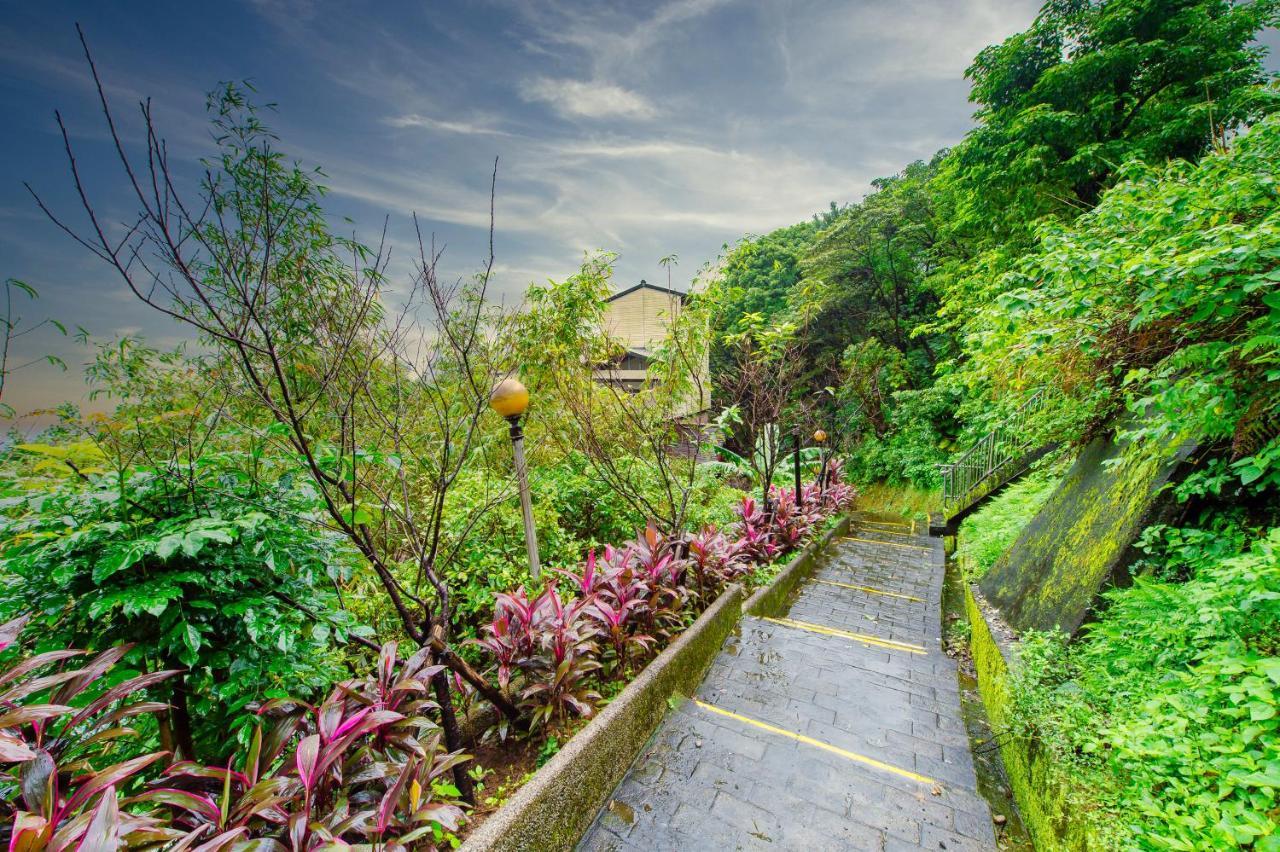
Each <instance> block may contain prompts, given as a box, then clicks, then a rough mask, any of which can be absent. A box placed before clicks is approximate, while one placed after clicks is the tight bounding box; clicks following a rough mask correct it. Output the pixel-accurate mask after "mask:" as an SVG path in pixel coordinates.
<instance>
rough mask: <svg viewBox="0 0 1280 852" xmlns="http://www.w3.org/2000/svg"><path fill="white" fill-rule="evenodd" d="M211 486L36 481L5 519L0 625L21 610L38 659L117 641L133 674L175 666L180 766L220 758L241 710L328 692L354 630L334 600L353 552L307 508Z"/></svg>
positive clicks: (284, 497) (287, 491) (284, 494)
mask: <svg viewBox="0 0 1280 852" xmlns="http://www.w3.org/2000/svg"><path fill="white" fill-rule="evenodd" d="M27 449H28V450H29V451H31V452H33V453H36V454H39V455H41V456H45V457H49V456H50V455H52V457H53V458H57V457H58V455H59V454H58V452H57V449H58V448H46V447H44V446H29V447H28V448H27ZM86 480H87V481H86ZM222 482H223V483H224V484H223V485H222V486H221V487H209V486H201V487H200V488H199V489H198V490H197V491H196V492H195V493H194V494H190V493H188V494H183V495H181V496H180V497H178V498H175V496H174V494H173V492H172V490H171V487H170V483H168V482H167V481H166V480H164V479H163V478H162V477H159V476H157V475H155V474H153V473H148V472H137V473H133V474H130V475H128V476H125V477H123V478H120V477H117V476H116V475H115V474H111V473H105V472H104V473H101V474H92V475H87V476H86V477H85V479H80V478H71V477H68V478H63V479H61V480H56V481H50V480H47V479H46V480H44V481H43V482H42V484H41V488H40V490H33V491H31V492H28V493H25V494H23V495H20V496H18V497H14V498H11V499H9V500H8V501H6V505H5V507H4V511H5V516H4V517H3V518H0V581H2V582H3V585H0V615H3V616H8V617H12V616H15V615H18V614H21V613H31V614H32V615H31V618H32V626H38V627H39V629H40V631H41V634H40V635H41V637H42V643H44V644H45V646H46V647H52V648H60V647H75V646H81V647H101V646H102V643H103V640H104V637H105V638H108V639H110V638H114V637H126V638H128V639H129V640H130V641H131V643H132V644H131V645H130V650H129V653H128V656H127V662H128V663H129V664H130V665H133V666H135V667H136V668H138V669H140V670H142V671H157V670H162V669H183V670H184V671H183V673H182V674H180V675H179V676H177V677H176V678H174V679H173V680H171V681H170V682H169V684H168V686H169V687H170V689H169V695H168V700H169V701H170V702H171V703H173V704H174V705H175V710H174V713H173V714H172V717H171V720H170V722H169V723H166V724H167V725H168V726H169V727H171V728H172V734H173V735H174V736H175V738H176V740H175V746H176V747H177V748H180V749H181V750H182V751H183V753H184V756H185V757H188V758H195V757H197V755H198V754H208V753H210V752H211V751H212V750H216V749H217V748H220V747H221V745H222V743H224V741H225V738H226V736H227V733H228V731H229V730H235V728H236V727H237V721H236V720H237V719H238V718H240V717H239V716H238V713H239V711H240V710H241V709H243V708H244V707H245V706H246V705H247V704H248V703H249V702H251V701H254V700H259V701H261V700H266V699H269V698H271V697H278V696H284V695H290V694H294V695H299V694H301V695H306V694H310V693H313V692H316V691H319V690H323V689H325V688H327V687H328V685H329V684H331V683H332V682H333V681H334V680H335V679H336V678H337V677H339V676H340V675H341V669H340V668H339V666H340V663H341V654H340V653H337V652H336V649H337V648H338V647H340V646H341V645H342V644H343V643H344V642H345V639H346V636H347V633H348V632H349V631H350V630H351V629H353V627H354V624H353V621H352V619H351V617H350V615H349V614H348V613H346V612H345V611H344V610H343V609H342V608H341V607H340V606H339V603H338V598H337V594H336V592H335V586H336V584H338V583H340V582H342V581H343V580H344V579H345V578H346V577H347V576H348V572H349V571H350V567H351V565H352V564H353V560H352V557H351V554H350V551H349V548H347V547H346V546H345V545H344V544H343V543H342V542H341V541H340V540H338V539H337V538H335V537H334V536H332V535H330V534H328V533H326V532H324V531H322V530H320V529H318V528H316V527H312V526H309V525H308V524H307V523H306V521H305V519H306V518H307V517H308V516H309V515H310V513H311V506H310V505H309V504H310V500H309V499H308V498H307V496H306V495H305V494H304V493H302V492H300V491H298V490H295V489H293V488H290V487H288V484H287V480H283V481H281V482H279V483H277V484H276V485H275V486H274V487H270V486H266V485H265V484H262V485H255V486H253V490H254V491H256V492H257V493H256V494H252V495H251V494H250V488H249V486H246V485H243V484H241V483H239V482H237V481H235V480H234V479H231V478H229V477H224V478H223V479H222ZM251 499H252V502H251V503H250V500H251ZM246 503H250V505H261V506H265V507H268V508H272V509H274V512H273V513H271V514H268V513H267V512H263V511H255V510H250V509H246V508H245V504H246ZM188 720H190V721H189V722H188Z"/></svg>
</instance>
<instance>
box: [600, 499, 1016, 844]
mask: <svg viewBox="0 0 1280 852" xmlns="http://www.w3.org/2000/svg"><path fill="white" fill-rule="evenodd" d="M926 532H927V531H926V530H925V529H923V528H921V527H920V526H917V527H915V528H912V527H909V526H907V525H905V524H902V523H901V520H900V519H897V518H884V517H883V516H877V517H876V519H873V518H872V517H871V516H866V517H860V518H859V520H858V521H857V522H855V524H854V525H853V527H852V529H851V531H850V532H849V533H848V536H847V537H846V538H845V539H843V540H841V541H840V542H838V543H837V546H836V547H834V548H832V549H830V550H829V551H828V554H827V555H826V556H825V557H824V559H823V560H822V562H821V563H820V566H819V569H818V570H817V571H816V572H815V573H814V575H813V577H812V578H811V579H810V580H809V581H808V582H807V583H806V584H805V585H804V586H803V587H802V588H801V590H800V591H799V593H798V595H797V596H796V599H795V601H794V603H793V604H792V606H791V607H790V610H789V612H787V614H786V615H785V617H780V620H772V619H762V618H750V617H748V618H744V619H743V622H742V626H741V630H740V633H739V635H737V636H735V637H732V638H730V639H729V641H728V642H727V643H726V644H725V647H724V649H723V650H722V651H721V653H720V655H719V657H717V659H716V661H715V663H714V664H713V665H712V668H711V670H710V672H709V673H708V674H707V677H706V679H705V680H704V681H703V683H702V685H701V686H700V687H699V689H698V693H697V695H696V696H695V697H694V700H690V701H686V702H684V703H683V704H682V706H680V707H678V708H676V709H674V710H672V711H670V712H668V713H667V716H666V718H665V719H664V720H663V722H662V724H661V725H660V726H659V728H658V730H657V732H656V733H655V735H654V737H653V739H652V740H651V741H650V742H649V744H648V745H647V746H646V748H645V751H644V752H643V753H642V754H641V756H640V758H639V759H638V760H637V761H636V764H635V765H634V766H633V767H632V768H631V770H630V772H629V773H628V774H627V776H626V778H625V779H623V781H622V783H621V784H620V785H619V786H618V788H617V790H615V791H614V795H613V798H612V799H611V801H610V803H609V804H608V805H607V806H606V807H605V809H603V810H602V811H601V813H600V814H599V815H598V816H597V818H596V821H595V822H594V824H593V825H592V827H591V829H590V830H589V831H588V832H587V834H586V836H585V837H584V838H583V840H582V842H581V844H580V845H579V847H578V848H579V849H580V850H699V849H709V850H737V849H752V850H755V849H772V850H778V849H802V850H844V849H850V850H883V852H893V850H906V849H929V850H955V852H966V851H967V850H988V849H995V848H996V846H995V837H994V834H993V832H992V827H991V812H990V810H989V809H988V807H987V803H986V801H985V800H983V799H982V797H981V796H979V795H978V793H977V792H976V780H975V778H974V771H973V763H972V761H971V759H970V755H969V743H968V738H967V736H966V734H965V728H964V723H963V722H962V720H961V716H960V698H959V693H958V689H957V684H956V671H955V663H954V662H953V661H952V660H951V659H950V658H948V657H947V656H946V655H945V654H944V653H943V652H942V650H941V597H942V574H943V554H942V544H941V542H940V541H938V540H934V539H930V538H928V537H927V534H926ZM858 539H862V540H861V541H859V540H858ZM881 592H890V593H891V594H882V593H881Z"/></svg>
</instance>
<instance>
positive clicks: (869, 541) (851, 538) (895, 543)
mask: <svg viewBox="0 0 1280 852" xmlns="http://www.w3.org/2000/svg"><path fill="white" fill-rule="evenodd" d="M844 540H845V541H860V542H862V543H863V544H883V545H887V546H889V547H906V548H909V549H911V550H926V551H927V550H933V548H932V547H921V546H920V545H918V544H903V543H902V542H900V541H877V540H876V539H874V538H857V537H856V536H851V535H847V536H845V537H844Z"/></svg>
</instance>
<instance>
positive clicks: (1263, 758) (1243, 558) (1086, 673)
mask: <svg viewBox="0 0 1280 852" xmlns="http://www.w3.org/2000/svg"><path fill="white" fill-rule="evenodd" d="M1159 537H1160V538H1163V539H1164V540H1166V541H1176V542H1178V543H1177V544H1176V545H1175V546H1173V547H1171V548H1170V549H1169V555H1168V559H1169V561H1170V563H1173V564H1174V565H1173V570H1172V571H1171V572H1170V573H1171V574H1172V575H1177V574H1179V573H1181V572H1183V571H1186V570H1189V571H1190V576H1189V578H1188V579H1187V580H1186V581H1185V582H1171V581H1169V580H1162V579H1152V578H1146V577H1139V578H1137V579H1136V580H1135V582H1134V584H1133V586H1131V587H1129V588H1125V589H1118V590H1114V591H1111V592H1109V593H1107V595H1106V598H1107V604H1108V607H1107V609H1106V610H1105V612H1104V613H1103V615H1102V616H1101V618H1100V619H1099V620H1098V621H1097V622H1096V623H1095V624H1093V625H1091V626H1090V627H1089V628H1088V630H1087V633H1086V634H1085V636H1084V638H1083V639H1081V640H1079V641H1077V642H1075V643H1073V644H1072V645H1070V646H1067V645H1064V644H1063V643H1062V642H1061V641H1060V640H1055V639H1053V638H1052V637H1043V636H1032V637H1024V639H1023V652H1022V661H1021V665H1020V666H1019V669H1018V675H1017V677H1016V678H1015V681H1014V688H1013V690H1012V707H1013V709H1014V714H1015V718H1017V719H1019V720H1020V721H1021V724H1022V725H1023V728H1024V732H1029V733H1035V734H1036V735H1037V736H1038V737H1039V738H1040V740H1041V741H1042V742H1044V743H1046V744H1048V745H1049V746H1050V747H1051V748H1053V749H1055V750H1056V751H1057V753H1058V755H1059V757H1060V759H1062V760H1065V761H1068V762H1069V763H1071V764H1074V765H1076V766H1078V767H1079V771H1081V772H1083V773H1086V774H1087V777H1088V778H1090V779H1092V780H1091V781H1090V782H1088V783H1090V784H1091V786H1092V787H1093V789H1095V790H1096V792H1097V793H1098V796H1099V798H1100V799H1101V800H1102V803H1103V805H1104V806H1105V808H1106V810H1107V812H1108V814H1109V819H1110V820H1111V822H1112V826H1111V828H1112V830H1113V832H1115V833H1116V834H1117V835H1119V837H1120V839H1118V840H1117V841H1116V842H1117V844H1124V845H1126V846H1140V847H1141V848H1151V849H1170V850H1184V849H1193V848H1195V849H1199V848H1207V847H1212V848H1237V847H1242V848H1254V849H1259V850H1263V849H1268V850H1273V849H1275V848H1277V846H1276V838H1277V837H1280V815H1278V814H1277V812H1276V810H1275V802H1276V800H1277V796H1278V795H1280V529H1272V530H1271V531H1270V532H1269V533H1268V534H1266V535H1265V536H1263V537H1261V538H1258V539H1256V540H1255V541H1254V542H1253V543H1252V545H1251V546H1250V547H1249V548H1248V549H1247V550H1244V551H1243V552H1240V553H1237V554H1236V555H1233V556H1231V557H1230V558H1221V555H1220V554H1219V552H1218V551H1217V549H1216V548H1215V546H1214V544H1213V541H1212V540H1211V539H1207V538H1204V537H1200V536H1196V535H1194V534H1191V533H1190V532H1189V531H1182V532H1179V533H1172V532H1168V531H1166V532H1165V533H1163V534H1162V535H1161V536H1159ZM1197 542H1199V544H1197ZM1151 549H1152V551H1153V552H1152V553H1151V555H1150V556H1149V558H1151V559H1161V558H1162V557H1164V556H1165V554H1163V553H1161V549H1160V547H1159V546H1156V545H1153V546H1152V548H1151Z"/></svg>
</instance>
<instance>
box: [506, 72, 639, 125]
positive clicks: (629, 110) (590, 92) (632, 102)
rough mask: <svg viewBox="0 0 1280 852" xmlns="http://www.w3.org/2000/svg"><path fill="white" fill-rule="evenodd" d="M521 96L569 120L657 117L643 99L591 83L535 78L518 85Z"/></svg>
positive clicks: (626, 91) (628, 92) (621, 90)
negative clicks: (577, 117) (547, 106)
mask: <svg viewBox="0 0 1280 852" xmlns="http://www.w3.org/2000/svg"><path fill="white" fill-rule="evenodd" d="M520 95H521V97H523V98H524V99H525V100H526V101H530V102H535V101H540V102H542V103H546V104H550V105H551V107H552V108H553V109H554V110H555V111H556V112H558V113H560V114H561V115H563V116H569V117H572V116H581V117H583V118H611V117H615V116H616V117H622V118H635V119H648V118H653V117H654V116H655V115H657V114H658V110H657V108H656V107H654V105H653V103H652V102H651V101H650V100H649V99H648V98H646V97H645V96H644V95H641V94H640V93H638V92H633V91H630V90H629V89H624V88H622V87H621V86H615V85H614V84H612V83H603V82H598V81H594V80H564V79H560V80H557V79H552V78H550V77H537V78H534V79H532V80H526V81H525V82H524V83H522V84H521V86H520Z"/></svg>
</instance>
